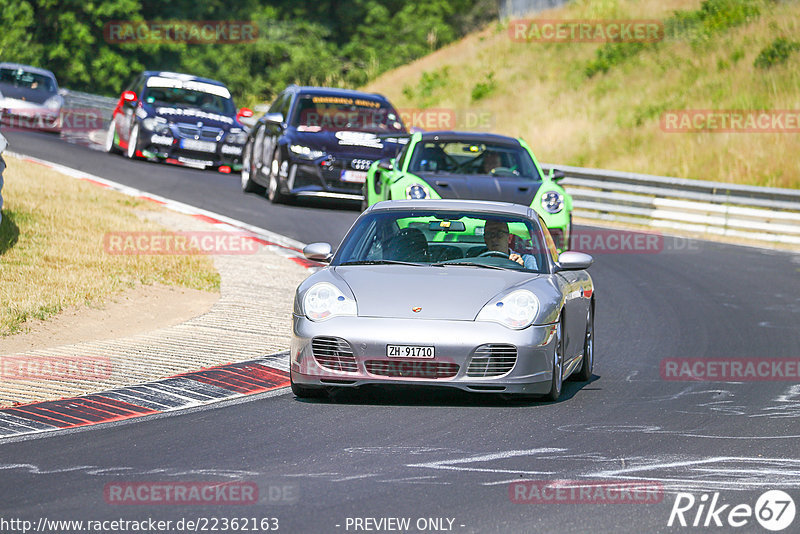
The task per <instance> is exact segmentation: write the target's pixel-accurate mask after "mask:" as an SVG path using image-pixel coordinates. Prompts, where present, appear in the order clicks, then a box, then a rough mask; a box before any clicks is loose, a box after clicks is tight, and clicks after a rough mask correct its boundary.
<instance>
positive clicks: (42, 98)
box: [0, 83, 58, 104]
mask: <svg viewBox="0 0 800 534" xmlns="http://www.w3.org/2000/svg"><path fill="white" fill-rule="evenodd" d="M0 93H2V94H3V96H4V97H6V98H15V99H17V100H24V101H26V102H33V103H34V104H44V103H45V102H46V101H47V99H48V98H50V97H51V96H56V95H57V94H58V93H48V92H47V91H39V90H37V89H30V88H28V87H16V86H15V85H14V84H11V83H0Z"/></svg>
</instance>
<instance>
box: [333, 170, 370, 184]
mask: <svg viewBox="0 0 800 534" xmlns="http://www.w3.org/2000/svg"><path fill="white" fill-rule="evenodd" d="M339 179H340V180H341V181H343V182H353V183H357V184H363V183H364V182H366V181H367V173H366V171H342V174H341V176H340V177H339Z"/></svg>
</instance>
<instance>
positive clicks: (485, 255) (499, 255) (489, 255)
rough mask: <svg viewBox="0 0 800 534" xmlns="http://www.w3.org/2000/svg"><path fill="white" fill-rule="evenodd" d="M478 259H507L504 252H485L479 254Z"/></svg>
mask: <svg viewBox="0 0 800 534" xmlns="http://www.w3.org/2000/svg"><path fill="white" fill-rule="evenodd" d="M478 257H479V258H504V259H508V254H506V253H505V252H500V251H499V250H487V251H486V252H483V253H481V254H478Z"/></svg>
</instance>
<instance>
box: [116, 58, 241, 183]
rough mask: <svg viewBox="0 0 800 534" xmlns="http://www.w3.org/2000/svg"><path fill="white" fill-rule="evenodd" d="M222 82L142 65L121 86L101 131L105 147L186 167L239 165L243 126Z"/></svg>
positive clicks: (222, 168)
mask: <svg viewBox="0 0 800 534" xmlns="http://www.w3.org/2000/svg"><path fill="white" fill-rule="evenodd" d="M251 115H252V111H250V110H249V109H246V108H242V109H240V110H238V111H237V109H236V106H235V105H234V103H233V99H232V98H231V93H230V91H229V90H228V88H227V87H226V86H225V84H223V83H221V82H218V81H216V80H211V79H208V78H200V77H197V76H191V75H188V74H179V73H175V72H155V71H146V72H144V73H142V74H141V75H140V76H139V77H138V78H137V79H136V80H135V81H134V82H133V83H132V84H130V85H129V86H128V88H127V89H126V90H125V91H123V92H122V95H121V96H120V98H119V102H118V103H117V106H116V108H115V109H114V113H113V116H112V119H111V123H110V125H109V128H108V134H107V136H106V151H107V152H122V151H124V153H125V155H126V156H128V157H129V158H131V159H133V158H146V159H148V160H151V161H163V162H166V163H176V164H181V165H188V166H191V167H198V168H207V167H213V168H217V169H219V170H220V171H222V172H230V171H231V170H236V171H238V170H239V169H240V168H241V158H242V147H243V146H244V143H245V141H246V140H247V128H246V127H245V126H244V125H243V124H242V123H241V122H239V118H240V117H247V116H251Z"/></svg>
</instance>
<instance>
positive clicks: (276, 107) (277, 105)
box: [268, 93, 286, 113]
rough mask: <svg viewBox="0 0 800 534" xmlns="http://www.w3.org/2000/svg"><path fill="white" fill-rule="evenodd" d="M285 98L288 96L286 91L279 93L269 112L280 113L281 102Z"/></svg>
mask: <svg viewBox="0 0 800 534" xmlns="http://www.w3.org/2000/svg"><path fill="white" fill-rule="evenodd" d="M284 98H286V94H285V93H281V94H279V95H278V97H277V98H275V101H274V102H273V103H272V105H271V106H270V107H269V111H268V113H280V108H281V103H282V102H283V99H284Z"/></svg>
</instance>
